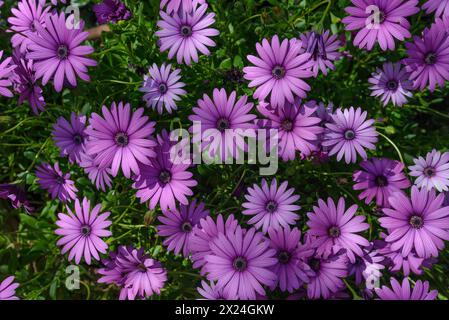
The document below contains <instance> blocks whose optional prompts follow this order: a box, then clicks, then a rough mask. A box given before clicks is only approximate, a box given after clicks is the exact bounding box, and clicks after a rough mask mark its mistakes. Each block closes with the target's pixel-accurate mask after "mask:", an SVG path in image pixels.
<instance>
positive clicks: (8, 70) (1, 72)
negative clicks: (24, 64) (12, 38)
mask: <svg viewBox="0 0 449 320" xmlns="http://www.w3.org/2000/svg"><path fill="white" fill-rule="evenodd" d="M2 56H3V50H0V96H4V97H7V98H11V97H12V96H13V94H12V92H11V90H9V89H8V87H9V86H11V85H12V82H11V80H10V77H11V75H12V71H13V70H14V69H15V68H16V66H15V65H14V64H11V60H12V58H10V57H8V58H6V59H5V60H3V62H2Z"/></svg>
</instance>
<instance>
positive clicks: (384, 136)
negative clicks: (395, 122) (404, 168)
mask: <svg viewBox="0 0 449 320" xmlns="http://www.w3.org/2000/svg"><path fill="white" fill-rule="evenodd" d="M377 133H378V134H379V135H380V136H381V137H383V138H384V139H385V140H387V141H388V143H390V144H391V145H392V146H393V148H394V149H395V150H396V152H397V154H398V156H399V160H400V161H401V162H402V163H404V158H403V157H402V154H401V150H399V148H398V146H397V145H396V144H395V143H394V142H393V140H391V139H390V138H388V137H387V136H386V135H384V134H383V133H381V132H377Z"/></svg>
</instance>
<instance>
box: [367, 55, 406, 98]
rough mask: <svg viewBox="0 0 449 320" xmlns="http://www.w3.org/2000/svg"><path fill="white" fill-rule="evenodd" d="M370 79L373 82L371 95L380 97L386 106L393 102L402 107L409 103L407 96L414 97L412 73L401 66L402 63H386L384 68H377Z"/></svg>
mask: <svg viewBox="0 0 449 320" xmlns="http://www.w3.org/2000/svg"><path fill="white" fill-rule="evenodd" d="M371 76H372V77H371V78H369V79H368V82H369V83H371V87H370V89H371V91H372V92H371V96H374V97H380V99H381V101H382V103H383V105H384V106H386V105H387V104H388V102H390V101H391V102H392V103H393V105H394V106H399V107H402V105H403V104H405V103H407V97H409V98H410V97H412V96H413V94H412V93H411V92H410V91H411V90H413V81H411V80H410V73H408V72H407V71H405V69H404V68H401V64H400V63H395V64H393V63H391V62H387V63H384V64H383V66H382V69H379V68H378V69H377V70H376V72H375V73H373V74H372V75H371Z"/></svg>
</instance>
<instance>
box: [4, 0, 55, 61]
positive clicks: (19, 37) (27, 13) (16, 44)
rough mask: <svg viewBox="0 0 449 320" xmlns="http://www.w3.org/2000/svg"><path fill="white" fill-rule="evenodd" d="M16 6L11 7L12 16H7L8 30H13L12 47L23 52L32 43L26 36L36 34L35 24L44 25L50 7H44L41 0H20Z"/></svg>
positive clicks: (43, 2)
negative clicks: (9, 26)
mask: <svg viewBox="0 0 449 320" xmlns="http://www.w3.org/2000/svg"><path fill="white" fill-rule="evenodd" d="M17 6H18V8H12V9H11V13H12V16H11V17H9V18H8V22H9V24H10V25H11V28H10V30H9V31H12V32H14V35H13V36H12V38H11V43H12V46H13V48H20V52H21V53H25V52H26V50H27V46H28V45H29V44H30V43H32V41H31V40H30V39H29V38H28V36H29V35H30V34H34V35H36V30H37V26H41V27H45V21H46V19H47V16H48V15H49V11H50V9H51V7H50V6H47V7H46V6H45V1H42V0H21V1H19V3H18V4H17Z"/></svg>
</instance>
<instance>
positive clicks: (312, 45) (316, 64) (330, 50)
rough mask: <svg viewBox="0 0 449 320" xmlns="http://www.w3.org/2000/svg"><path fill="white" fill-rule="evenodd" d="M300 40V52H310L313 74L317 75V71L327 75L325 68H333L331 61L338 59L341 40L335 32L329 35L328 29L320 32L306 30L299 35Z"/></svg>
mask: <svg viewBox="0 0 449 320" xmlns="http://www.w3.org/2000/svg"><path fill="white" fill-rule="evenodd" d="M300 39H301V41H302V46H301V52H306V53H310V54H311V56H310V60H312V61H313V66H312V71H313V76H314V77H315V78H316V77H317V76H318V71H320V70H321V72H322V73H323V74H324V75H325V76H327V69H328V68H329V69H331V70H334V64H333V62H334V61H335V60H338V59H340V57H341V53H340V52H338V50H339V49H340V48H341V42H340V40H338V36H337V35H336V34H334V35H330V31H329V30H325V31H324V32H323V33H322V34H321V33H318V32H315V31H308V32H306V33H305V34H301V35H300Z"/></svg>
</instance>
